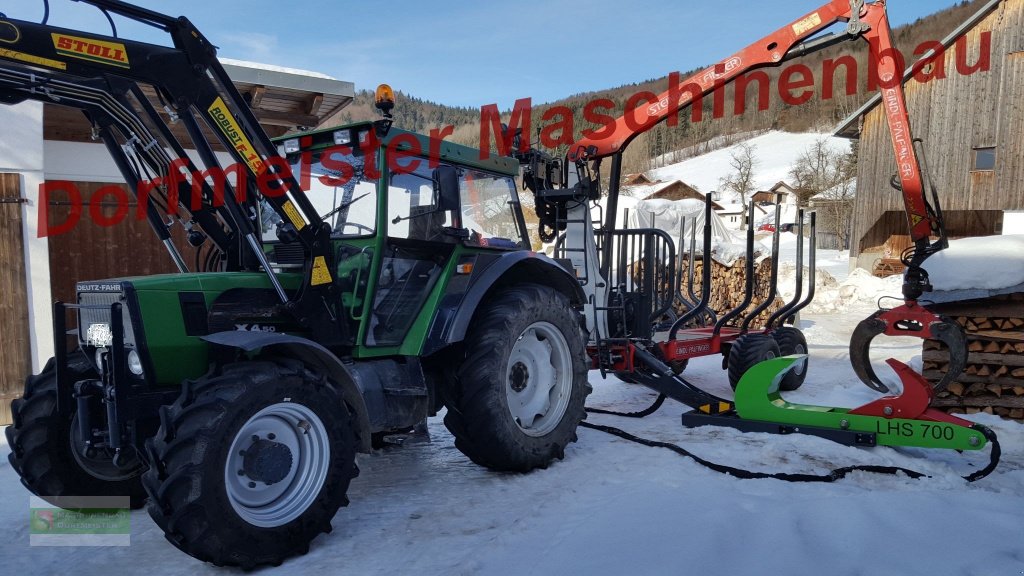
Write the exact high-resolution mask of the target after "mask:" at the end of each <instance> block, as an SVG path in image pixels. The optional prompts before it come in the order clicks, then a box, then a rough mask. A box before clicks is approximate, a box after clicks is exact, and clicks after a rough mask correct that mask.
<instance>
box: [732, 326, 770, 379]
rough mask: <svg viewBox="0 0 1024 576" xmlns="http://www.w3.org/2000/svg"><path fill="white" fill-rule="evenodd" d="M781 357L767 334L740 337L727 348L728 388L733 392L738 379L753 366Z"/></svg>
mask: <svg viewBox="0 0 1024 576" xmlns="http://www.w3.org/2000/svg"><path fill="white" fill-rule="evenodd" d="M779 356H781V353H780V352H779V345H778V343H776V342H775V339H774V338H772V337H771V336H769V335H767V334H746V335H744V336H740V337H739V338H738V339H736V341H735V342H733V343H732V346H731V347H730V348H729V357H728V358H727V359H726V365H727V366H728V369H729V386H732V389H733V390H735V389H736V386H738V385H739V383H740V379H741V378H743V375H744V374H746V373H747V370H750V369H751V368H753V367H754V366H755V365H757V364H760V363H761V362H764V361H765V360H771V359H773V358H778V357H779Z"/></svg>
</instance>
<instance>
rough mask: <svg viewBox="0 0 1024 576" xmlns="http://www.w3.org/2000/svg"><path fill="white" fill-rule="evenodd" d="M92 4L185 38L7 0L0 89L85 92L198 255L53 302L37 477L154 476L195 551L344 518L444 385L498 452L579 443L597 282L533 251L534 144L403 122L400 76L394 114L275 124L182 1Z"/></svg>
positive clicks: (25, 471)
mask: <svg viewBox="0 0 1024 576" xmlns="http://www.w3.org/2000/svg"><path fill="white" fill-rule="evenodd" d="M88 3H89V4H93V5H95V6H97V7H99V8H101V9H103V10H105V11H107V12H109V13H113V14H117V15H120V16H123V17H127V18H131V19H134V20H138V21H141V22H144V23H147V24H150V25H152V26H154V27H156V28H158V29H161V30H164V31H166V32H167V33H169V34H170V36H171V38H172V40H173V47H170V48H169V47H162V46H157V45H153V44H145V43H140V42H133V41H130V40H126V39H122V38H116V37H106V36H98V35H96V34H91V33H85V32H79V31H71V30H64V29H60V28H56V27H53V26H48V25H45V24H39V23H33V22H23V21H17V20H8V19H3V20H0V30H3V31H4V34H5V36H4V37H3V38H2V40H3V41H4V42H5V44H3V47H4V50H3V52H2V53H0V61H2V63H0V99H2V100H3V102H5V103H17V102H21V101H23V100H26V99H34V100H42V101H45V102H48V103H51V104H56V105H61V106H71V107H74V108H78V109H81V110H82V111H84V112H85V114H86V116H87V117H88V118H89V120H90V121H91V122H92V123H93V126H94V129H95V132H96V134H97V135H98V136H99V138H100V139H102V140H103V142H104V143H105V144H106V145H107V147H108V149H109V151H110V153H111V154H112V156H113V157H114V159H115V161H116V162H117V164H118V167H119V168H120V169H121V172H122V173H123V175H124V177H125V180H126V181H127V183H128V185H129V187H130V188H131V189H132V191H133V192H135V193H136V196H138V198H139V203H140V204H143V205H144V206H145V207H146V209H147V210H148V217H149V220H150V222H151V224H152V225H153V227H154V229H155V231H156V233H157V235H158V237H159V238H160V239H161V240H163V241H164V244H165V245H166V247H167V249H168V251H169V252H170V255H171V257H172V258H173V260H174V261H175V262H176V264H177V266H178V268H179V270H180V272H179V273H177V274H168V275H158V276H148V277H136V278H114V279H106V280H89V281H83V282H79V283H78V285H77V300H76V301H75V302H70V303H57V304H55V306H54V329H55V334H56V339H55V350H56V354H55V357H54V358H53V359H51V360H50V361H49V362H48V363H47V364H46V366H45V368H44V369H43V370H42V372H41V373H39V374H37V375H34V376H30V377H29V378H28V379H27V382H26V385H25V393H24V396H23V397H22V398H21V399H18V400H15V401H14V403H13V407H12V408H13V414H14V425H13V426H10V427H9V428H8V429H7V438H8V441H9V443H10V446H11V449H12V453H11V456H10V461H11V464H12V465H13V468H14V469H15V471H17V473H18V474H19V475H20V476H21V478H22V482H23V483H24V485H25V486H26V487H27V488H28V489H29V490H31V491H32V492H33V493H35V494H37V495H39V496H41V497H43V498H49V499H55V497H61V496H70V495H76V496H94V495H121V496H130V501H131V506H132V507H141V506H143V505H144V504H145V503H146V502H147V499H148V510H149V513H150V515H151V516H152V517H153V519H154V520H155V521H156V523H157V524H158V525H159V526H160V527H161V529H163V530H164V532H165V534H166V536H167V538H168V540H170V541H171V542H172V543H173V544H174V545H175V546H177V547H178V548H180V549H181V550H183V551H185V552H187V553H188V554H191V555H192V556H194V557H196V558H199V559H202V560H206V561H209V562H213V563H215V564H221V565H239V566H242V567H254V566H258V565H264V564H279V563H281V562H282V561H283V560H284V559H285V558H287V557H288V556H291V555H294V554H298V553H303V552H305V551H306V550H307V549H308V547H309V543H310V541H311V540H312V539H313V538H315V537H316V536H317V535H318V534H320V533H321V532H327V531H330V529H331V520H332V518H333V517H334V515H335V513H336V512H337V510H338V508H339V507H340V506H343V505H345V504H346V503H347V500H346V497H345V494H346V490H347V488H348V485H349V482H350V481H351V479H352V478H353V477H355V476H356V474H357V473H358V470H357V467H356V453H357V452H366V451H369V450H371V448H372V446H373V445H374V442H375V440H376V439H378V438H380V437H381V435H383V434H386V433H392V432H396V431H407V430H409V429H411V428H413V427H415V426H416V425H417V424H419V423H421V422H423V421H424V420H425V419H426V418H427V417H428V416H432V415H434V414H436V413H437V412H438V411H439V410H441V409H442V408H443V407H445V408H447V413H446V416H445V419H444V421H445V425H446V426H447V427H448V429H449V430H450V431H451V433H452V434H453V435H454V437H455V439H456V440H455V442H456V446H457V447H458V448H459V450H461V451H462V452H463V453H464V454H466V455H467V456H468V457H469V458H470V459H471V460H472V461H474V462H476V463H478V464H480V465H483V466H486V467H489V468H491V469H494V470H502V471H529V470H532V469H535V468H543V467H546V466H548V464H549V463H550V462H551V461H552V460H554V459H557V458H562V457H563V454H564V450H565V447H566V445H567V444H569V443H570V442H573V441H575V440H576V428H577V425H578V424H579V422H580V421H581V420H582V419H583V418H584V402H585V398H586V396H587V394H588V393H589V391H590V387H589V384H588V383H587V370H588V368H589V363H588V359H587V356H586V348H585V347H586V340H587V335H586V333H585V328H584V321H583V315H582V306H583V294H582V291H581V288H580V284H579V282H578V281H577V279H576V277H575V276H574V274H573V273H571V272H570V271H568V270H567V268H566V267H563V266H562V265H559V264H558V263H556V262H555V261H553V260H551V259H550V258H548V257H546V256H544V255H542V254H537V253H535V252H532V251H531V250H530V243H529V239H528V236H527V230H526V225H525V222H524V217H523V213H522V208H521V206H520V202H519V198H518V196H517V187H516V184H515V182H514V177H515V176H516V175H517V174H518V170H519V164H518V162H517V161H516V160H514V159H511V158H490V159H483V160H481V159H480V158H481V156H482V155H481V154H480V152H479V151H478V150H474V149H470V148H466V147H463V146H459V145H455V144H452V143H448V142H438V141H434V142H431V141H428V139H427V138H426V137H424V136H421V135H417V134H413V133H410V132H405V131H402V130H399V129H397V128H392V126H391V124H392V119H391V114H390V112H391V108H392V106H393V105H394V96H393V94H392V93H391V91H390V89H389V88H387V87H382V88H381V89H380V90H379V91H378V94H377V96H378V98H377V103H378V107H379V108H380V110H381V112H382V118H381V119H380V120H379V121H376V122H365V123H359V124H353V125H350V126H343V127H338V128H331V129H329V130H324V131H319V132H308V133H304V134H303V135H302V137H301V138H298V139H285V140H281V141H278V142H271V141H270V140H269V139H268V137H267V136H266V134H265V133H264V132H263V131H262V129H261V128H260V126H259V124H258V123H257V120H256V118H255V116H254V115H253V113H252V111H251V110H250V109H249V108H248V106H247V105H246V103H245V101H244V100H243V98H242V97H241V96H240V95H239V93H238V92H237V91H236V90H235V88H234V86H233V85H232V83H231V82H230V80H229V79H228V77H227V75H226V74H225V72H224V70H223V68H222V67H221V65H220V64H219V63H218V61H217V59H216V56H215V54H216V50H215V49H214V48H213V46H212V45H211V44H210V43H209V42H208V41H207V40H206V39H205V37H203V35H202V34H201V33H199V31H198V30H196V29H195V27H194V26H192V24H191V23H189V21H188V20H187V19H185V18H169V17H167V16H164V15H161V14H158V13H155V12H151V11H148V10H145V9H142V8H138V7H135V6H131V5H129V4H125V3H122V2H118V1H115V0H89V2H88ZM76 47H77V48H76ZM94 47H95V48H96V50H93V48H94ZM78 49H80V50H78ZM76 50H78V51H77V52H76ZM93 52H95V54H94V53H93ZM142 86H145V87H146V89H147V90H151V91H152V93H153V94H155V98H153V97H151V96H150V95H149V93H147V92H144V91H143V89H142V88H141V87H142ZM158 109H159V111H158ZM169 123H180V124H182V125H184V127H185V129H186V131H187V133H188V134H189V135H190V141H189V142H181V141H179V140H178V139H177V138H175V136H174V134H173V133H172V131H171V130H170V129H169V128H168V124H169ZM204 124H205V126H206V129H207V130H209V131H212V132H213V133H214V134H215V135H216V137H217V139H218V140H219V145H220V149H221V150H227V151H228V152H229V153H231V155H232V156H233V158H234V161H235V162H236V163H237V164H236V165H235V166H230V167H227V166H221V165H220V164H219V163H218V162H217V158H216V155H215V154H216V151H217V150H216V146H215V144H214V143H213V142H210V141H208V140H207V138H206V137H205V136H204V131H203V129H202V128H201V126H202V125H204ZM186 148H193V149H195V150H196V151H197V152H198V155H199V157H200V158H201V160H202V164H203V166H202V167H198V166H196V165H195V164H194V163H193V162H192V160H190V159H189V156H188V154H186V153H185V149H186ZM211 169H213V171H212V172H210V170H211ZM225 169H226V171H228V172H232V171H233V172H234V173H235V175H236V178H234V179H230V178H226V177H224V172H223V171H221V172H218V170H225ZM203 170H205V171H207V175H209V174H213V175H214V176H212V177H210V178H207V177H204V176H201V174H202V171H203ZM218 177H219V179H218ZM300 182H301V184H300ZM161 208H162V210H161ZM168 214H170V215H172V216H174V218H173V219H172V222H173V223H174V225H177V224H179V223H180V225H182V226H184V227H185V228H186V230H187V236H188V241H189V243H190V244H191V245H192V246H193V249H194V250H195V251H196V254H195V256H196V258H195V263H196V264H195V266H194V267H193V268H192V269H189V267H188V265H186V261H187V260H191V259H189V258H186V257H185V256H184V255H182V254H181V253H180V251H179V249H178V248H177V247H176V245H175V243H174V242H173V241H171V239H170V229H169V225H168V223H167V216H168ZM569 270H571V268H569ZM69 320H70V323H69ZM69 329H70V330H71V331H72V332H73V333H74V335H75V336H76V338H75V339H76V340H77V344H76V345H74V346H70V345H69V344H68V343H67V339H66V338H65V335H66V334H68V333H69Z"/></svg>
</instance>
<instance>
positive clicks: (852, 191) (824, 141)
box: [789, 137, 857, 250]
mask: <svg viewBox="0 0 1024 576" xmlns="http://www.w3.org/2000/svg"><path fill="white" fill-rule="evenodd" d="M789 175H790V177H791V178H792V179H793V183H794V185H795V186H794V187H795V188H796V194H797V198H798V201H799V203H800V205H801V206H806V205H808V204H809V203H812V202H813V206H814V208H815V210H816V211H817V212H818V213H819V214H820V216H821V217H820V218H819V225H820V229H821V230H822V231H823V232H825V233H827V234H829V235H830V236H831V237H832V238H834V239H835V244H836V245H835V248H838V249H840V250H842V249H846V248H847V247H849V242H850V222H851V220H852V219H853V211H854V203H855V198H856V192H857V184H856V176H857V150H856V148H853V149H851V151H850V152H848V153H843V152H840V151H838V150H834V149H832V148H831V147H829V145H828V138H824V137H823V138H820V139H818V140H817V141H816V142H815V143H814V144H812V145H811V147H810V148H808V149H807V150H806V151H805V152H804V153H803V154H802V155H801V156H800V158H799V159H798V160H797V163H796V165H795V166H794V167H793V169H792V170H791V171H790V173H789ZM812 198H813V201H812Z"/></svg>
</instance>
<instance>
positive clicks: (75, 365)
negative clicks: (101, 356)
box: [6, 350, 146, 509]
mask: <svg viewBox="0 0 1024 576" xmlns="http://www.w3.org/2000/svg"><path fill="white" fill-rule="evenodd" d="M68 370H69V371H70V377H71V380H72V381H78V380H85V379H89V378H96V377H97V375H96V373H95V371H94V370H93V368H92V364H90V363H89V361H88V360H87V359H86V358H85V356H83V355H82V353H81V352H79V351H77V350H76V351H74V352H72V353H71V354H69V359H68ZM11 414H12V415H13V416H14V423H13V424H12V425H11V426H8V427H7V431H6V435H7V443H8V445H10V447H11V453H10V454H9V455H8V457H7V458H8V460H9V461H10V463H11V467H12V468H14V471H15V472H17V473H18V476H20V477H21V483H22V484H23V485H24V486H25V487H26V488H28V489H29V491H31V492H32V493H33V494H35V495H36V496H39V497H40V498H42V499H44V500H46V501H48V502H50V503H52V504H54V505H60V498H61V497H64V496H126V497H128V499H129V505H130V506H131V508H133V509H136V508H141V507H142V506H143V505H145V503H146V492H145V490H143V488H142V483H141V482H140V480H139V477H140V476H141V474H142V465H141V463H138V464H137V465H136V466H132V467H130V468H128V469H125V470H122V469H119V468H117V467H116V466H114V465H113V462H112V460H111V459H110V458H104V456H103V455H101V454H98V455H96V457H94V458H87V457H86V456H85V455H83V454H81V453H80V451H78V450H76V449H75V448H74V447H73V443H74V438H75V436H76V434H75V433H76V432H77V431H78V425H77V420H76V418H75V414H74V412H73V411H72V412H71V413H69V414H68V415H67V416H61V415H60V414H59V413H58V412H57V364H56V362H55V360H54V359H53V358H51V359H50V360H49V361H48V362H47V363H46V366H45V367H44V368H43V370H42V372H40V373H39V374H37V375H35V376H29V377H28V378H26V379H25V393H24V395H23V396H22V397H21V398H18V399H16V400H14V401H13V402H11Z"/></svg>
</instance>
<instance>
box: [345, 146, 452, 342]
mask: <svg viewBox="0 0 1024 576" xmlns="http://www.w3.org/2000/svg"><path fill="white" fill-rule="evenodd" d="M416 160H418V161H414V162H410V163H409V164H407V165H406V167H405V168H404V169H399V170H389V171H388V173H387V174H386V175H385V182H386V204H387V208H386V214H387V217H386V219H385V221H384V222H383V223H382V226H386V227H387V234H386V237H385V239H384V244H383V253H382V255H381V263H380V268H379V273H378V276H377V278H376V280H377V281H376V287H375V290H374V297H373V302H372V305H371V310H370V312H369V315H368V317H367V325H366V335H365V344H366V346H368V347H375V348H386V347H398V346H401V345H402V343H403V342H404V341H405V340H406V337H407V336H408V334H409V331H410V329H411V328H412V326H413V324H414V323H415V321H416V319H417V318H418V317H419V315H420V313H421V312H422V310H423V306H424V304H425V303H426V301H427V299H428V297H429V296H430V294H431V292H432V291H433V290H434V288H435V287H436V285H437V283H438V281H439V280H440V279H441V277H442V274H443V272H444V270H445V268H446V267H447V265H448V263H449V261H450V259H451V256H452V253H453V252H454V251H455V249H456V248H457V247H458V245H459V243H460V238H461V235H460V230H461V229H460V228H459V227H458V226H457V220H456V218H457V217H458V214H459V208H458V206H442V205H440V202H439V195H438V190H437V186H436V184H435V181H434V170H433V169H432V168H430V166H429V163H428V161H427V160H426V159H424V158H421V159H416Z"/></svg>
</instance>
